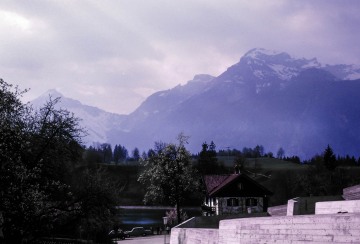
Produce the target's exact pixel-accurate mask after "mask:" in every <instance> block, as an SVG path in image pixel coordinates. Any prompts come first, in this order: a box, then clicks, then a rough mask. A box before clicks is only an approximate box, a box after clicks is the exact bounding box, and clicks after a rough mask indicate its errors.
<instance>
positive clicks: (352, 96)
mask: <svg viewBox="0 0 360 244" xmlns="http://www.w3.org/2000/svg"><path fill="white" fill-rule="evenodd" d="M359 79H360V66H355V65H346V64H340V65H322V64H320V63H319V62H318V61H317V60H316V58H313V59H305V58H293V57H291V56H290V55H289V54H287V53H285V52H275V51H268V50H264V49H253V50H250V51H249V52H248V53H246V54H245V55H244V56H243V57H242V58H241V59H240V61H239V62H238V63H236V64H234V65H233V66H231V67H229V68H228V69H227V70H226V71H225V72H224V73H222V74H221V75H219V76H218V77H213V76H210V75H205V74H202V75H195V77H194V79H193V80H191V81H189V82H188V83H187V84H186V85H179V86H176V87H174V88H172V89H170V90H165V91H160V92H156V93H154V94H153V95H151V96H149V97H148V98H147V99H146V100H145V101H144V102H143V103H142V104H141V105H140V106H139V107H138V108H137V109H136V110H135V111H134V112H133V113H131V114H129V115H117V114H113V113H108V112H105V111H103V110H101V109H98V108H95V107H90V106H86V105H83V104H81V103H80V102H78V101H76V100H73V99H69V98H64V97H63V98H62V102H61V106H62V107H64V108H67V109H68V110H69V111H72V112H74V113H75V114H76V116H78V117H80V118H82V119H83V122H82V123H83V125H84V126H85V127H87V129H88V132H89V136H88V137H87V138H86V140H85V141H86V143H87V144H88V145H91V143H92V142H100V143H103V142H108V143H111V144H112V145H113V146H114V145H115V144H121V145H123V146H125V147H126V148H127V149H128V150H129V151H131V150H132V149H134V148H135V147H138V148H139V149H140V151H143V150H145V151H147V150H148V149H150V148H152V147H153V145H154V142H155V141H163V142H174V141H175V138H176V136H177V135H178V134H179V133H180V132H184V134H185V135H189V136H190V139H189V145H188V149H189V150H190V151H191V152H193V153H196V152H199V151H200V150H201V144H202V143H203V142H205V141H207V142H210V141H214V142H215V144H216V145H217V149H226V148H228V147H230V148H237V149H242V148H243V147H254V146H256V145H257V144H258V145H263V146H264V148H265V151H266V152H269V151H271V152H273V153H275V154H276V152H277V150H278V149H279V148H280V147H282V148H284V150H285V154H286V155H287V156H292V155H298V156H300V157H302V158H309V157H311V156H314V155H315V154H317V153H322V152H323V150H324V149H325V147H326V146H327V145H328V144H330V145H331V147H332V148H333V149H334V152H335V153H336V154H341V155H344V154H349V155H355V156H359V155H360V127H359V124H360V103H359V102H358V101H359V99H358V97H359V94H360V80H359ZM50 93H52V96H53V97H57V96H62V95H61V94H58V93H57V92H56V91H50ZM46 98H48V96H47V95H46V96H42V97H40V98H38V99H36V100H35V101H33V103H34V104H41V103H44V100H45V99H46Z"/></svg>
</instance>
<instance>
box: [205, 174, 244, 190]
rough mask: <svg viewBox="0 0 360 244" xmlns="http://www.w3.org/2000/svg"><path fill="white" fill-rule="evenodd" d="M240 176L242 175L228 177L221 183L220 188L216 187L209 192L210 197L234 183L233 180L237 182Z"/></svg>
mask: <svg viewBox="0 0 360 244" xmlns="http://www.w3.org/2000/svg"><path fill="white" fill-rule="evenodd" d="M239 176H240V174H232V175H228V176H227V177H226V179H225V180H224V181H223V182H221V183H220V184H219V185H218V186H216V187H215V188H213V189H212V190H211V191H210V192H209V195H212V194H214V193H215V192H217V191H218V190H220V189H221V188H223V187H224V186H226V185H227V184H229V183H230V182H232V181H233V180H235V179H236V178H238V177H239Z"/></svg>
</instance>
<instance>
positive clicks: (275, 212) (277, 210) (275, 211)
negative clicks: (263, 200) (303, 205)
mask: <svg viewBox="0 0 360 244" xmlns="http://www.w3.org/2000/svg"><path fill="white" fill-rule="evenodd" d="M267 212H268V213H269V214H270V215H271V216H286V213H287V204H285V205H279V206H274V207H268V210H267Z"/></svg>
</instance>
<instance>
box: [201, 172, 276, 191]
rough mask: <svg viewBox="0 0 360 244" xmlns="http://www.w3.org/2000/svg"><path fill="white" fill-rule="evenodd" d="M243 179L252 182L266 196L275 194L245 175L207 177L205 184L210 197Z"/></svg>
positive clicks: (205, 177)
mask: <svg viewBox="0 0 360 244" xmlns="http://www.w3.org/2000/svg"><path fill="white" fill-rule="evenodd" d="M239 178H242V180H246V181H247V182H251V184H252V185H253V186H255V187H256V188H257V189H259V190H260V191H262V192H263V193H264V194H266V195H272V194H273V193H272V192H271V191H269V190H268V189H266V188H265V187H264V186H262V185H260V184H259V183H257V182H256V181H255V180H254V179H251V178H250V177H249V176H246V175H244V174H231V175H205V176H204V182H205V186H206V191H207V194H208V195H209V196H212V195H214V194H218V193H219V192H220V191H222V190H223V189H224V188H226V187H227V186H228V185H230V184H231V183H232V182H233V181H235V180H238V179H239Z"/></svg>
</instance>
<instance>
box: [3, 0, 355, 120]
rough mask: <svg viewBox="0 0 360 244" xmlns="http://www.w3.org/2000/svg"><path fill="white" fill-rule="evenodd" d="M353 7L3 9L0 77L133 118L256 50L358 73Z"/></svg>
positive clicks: (105, 3)
mask: <svg viewBox="0 0 360 244" xmlns="http://www.w3.org/2000/svg"><path fill="white" fill-rule="evenodd" d="M359 28H360V1H359V0H301V1H300V0H271V1H270V0H246V1H245V0H222V1H218V0H146V1H140V0H111V1H110V0H101V1H99V0H88V1H81V0H77V1H72V0H67V1H65V0H63V1H60V0H57V1H55V0H53V1H51V0H49V1H42V0H33V1H13V0H9V1H7V0H1V1H0V77H1V78H3V79H4V80H5V81H7V82H9V83H12V84H16V85H19V86H20V88H31V91H30V92H29V93H28V94H27V97H26V98H27V99H32V98H35V97H37V96H39V95H41V94H42V93H44V92H46V91H47V90H49V89H52V88H56V89H57V90H58V91H60V92H61V93H63V94H64V95H65V96H67V97H71V98H74V99H77V100H80V101H81V102H83V103H85V104H88V105H94V106H97V107H100V108H102V109H105V110H107V111H111V112H117V113H129V112H131V111H133V110H134V109H135V108H136V107H137V106H139V105H140V103H141V102H142V101H144V99H145V98H146V97H147V96H148V95H150V94H152V93H153V92H155V91H159V90H164V89H169V88H172V87H174V86H176V85H177V84H184V83H186V82H187V81H188V80H191V79H192V78H193V76H194V75H195V74H200V73H207V74H211V75H214V76H217V75H219V74H220V73H221V72H223V71H224V70H225V69H226V68H227V67H228V66H230V65H232V64H234V63H236V62H238V60H239V59H240V57H241V56H242V55H243V54H244V53H246V52H247V51H248V50H250V49H252V48H255V47H262V48H266V49H274V50H279V51H286V52H288V53H289V54H290V55H294V56H296V57H306V58H313V57H317V58H318V60H319V61H320V62H321V63H329V64H335V63H347V64H352V63H355V64H360V31H359Z"/></svg>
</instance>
